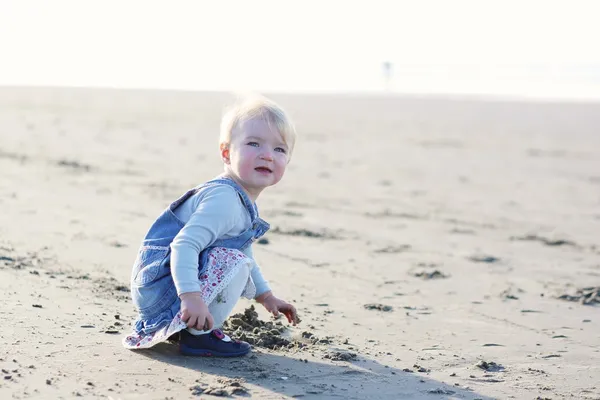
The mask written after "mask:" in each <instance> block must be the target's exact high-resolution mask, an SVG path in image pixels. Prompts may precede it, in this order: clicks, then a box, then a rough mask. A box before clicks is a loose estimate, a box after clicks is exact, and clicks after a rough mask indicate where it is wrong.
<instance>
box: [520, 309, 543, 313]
mask: <svg viewBox="0 0 600 400" xmlns="http://www.w3.org/2000/svg"><path fill="white" fill-rule="evenodd" d="M521 312H522V313H541V311H538V310H529V309H524V310H521Z"/></svg>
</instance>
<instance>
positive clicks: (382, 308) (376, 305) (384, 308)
mask: <svg viewBox="0 0 600 400" xmlns="http://www.w3.org/2000/svg"><path fill="white" fill-rule="evenodd" d="M363 307H364V308H366V309H367V310H377V311H385V312H389V311H392V310H393V308H392V306H386V305H385V304H380V303H369V304H365V305H364V306H363Z"/></svg>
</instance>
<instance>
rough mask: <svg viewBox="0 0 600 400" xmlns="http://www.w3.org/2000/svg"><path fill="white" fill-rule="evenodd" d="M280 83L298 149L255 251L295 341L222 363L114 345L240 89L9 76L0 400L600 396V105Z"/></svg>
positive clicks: (3, 101)
mask: <svg viewBox="0 0 600 400" xmlns="http://www.w3.org/2000/svg"><path fill="white" fill-rule="evenodd" d="M273 98H274V99H276V100H278V101H279V102H280V103H281V104H282V105H284V106H285V107H286V108H288V109H289V111H290V113H291V114H292V116H293V118H294V119H295V121H296V125H297V128H298V130H299V142H298V146H297V149H296V152H295V153H294V155H293V160H292V163H291V164H290V166H289V169H288V172H287V174H286V176H285V178H284V180H283V181H282V182H281V184H280V185H278V186H277V187H275V188H273V189H272V190H267V191H265V192H264V194H263V195H261V197H260V198H259V206H260V209H261V214H262V216H263V217H264V218H265V219H266V220H267V221H269V222H270V223H271V226H272V228H273V229H272V231H271V232H269V233H268V234H267V235H266V239H267V240H265V241H264V242H263V243H262V244H256V245H255V250H254V251H255V254H256V257H257V259H258V261H259V262H260V264H261V266H262V269H263V271H264V273H265V275H266V277H267V278H268V279H269V280H270V282H271V285H272V286H273V288H274V290H275V292H276V294H278V295H279V296H281V297H282V298H284V299H287V300H289V301H293V302H294V304H295V305H296V307H297V308H298V310H299V313H300V317H301V318H302V323H301V324H300V325H299V326H298V327H295V328H294V327H289V328H286V329H283V327H287V323H286V322H283V321H272V320H270V317H269V316H268V314H267V313H266V312H265V311H264V310H263V309H262V308H260V306H259V307H257V311H258V318H259V320H260V321H262V323H265V324H270V325H268V326H269V329H271V330H273V329H272V328H274V327H275V328H277V329H276V330H278V331H280V332H279V333H280V336H281V337H282V338H285V339H286V340H285V341H283V342H281V345H272V346H270V347H272V348H268V347H264V346H261V345H258V344H256V345H255V348H254V351H253V353H252V355H250V356H247V357H244V358H242V359H233V360H223V359H196V358H190V357H183V356H180V355H178V354H177V351H176V348H175V346H173V345H171V344H164V345H160V346H157V347H156V348H155V349H153V350H148V351H140V352H132V351H127V350H124V349H123V348H122V346H121V339H122V337H123V336H124V335H125V334H126V333H127V332H129V329H130V326H131V322H132V320H133V318H134V316H135V312H134V310H133V307H132V304H131V302H130V300H129V295H128V289H127V285H128V281H129V274H130V270H131V269H130V268H131V265H132V263H133V261H134V259H135V253H136V250H137V247H138V245H139V242H140V240H141V239H142V237H143V235H144V233H145V232H146V230H147V229H148V227H149V225H150V223H151V222H152V221H153V218H155V216H156V215H158V213H160V211H161V210H162V209H163V208H164V207H166V205H167V204H168V202H169V201H171V200H173V199H174V198H176V197H177V196H178V195H180V194H181V193H182V192H183V191H185V190H186V189H187V188H188V187H191V186H193V185H196V184H198V183H200V182H202V181H204V180H207V179H210V178H212V177H213V176H215V175H216V174H218V173H219V172H220V162H219V159H218V152H217V130H218V124H219V118H220V113H221V108H222V106H223V105H224V104H225V103H226V102H227V101H229V100H230V99H231V97H230V96H229V95H227V94H219V93H185V92H153V91H115V90H88V89H49V88H47V89H38V88H27V89H25V88H2V89H0V207H1V210H2V211H1V212H0V290H1V293H2V296H1V297H0V321H1V322H2V329H1V330H0V368H1V369H2V376H1V379H0V398H2V399H4V398H24V399H26V398H44V399H51V398H72V397H76V396H84V397H87V398H113V399H117V398H119V399H142V398H143V399H155V398H156V399H165V398H169V399H180V398H199V396H202V398H211V396H226V395H228V396H251V397H252V398H256V399H280V398H306V399H313V398H314V399H330V398H335V399H340V398H343V399H346V398H348V399H364V398H377V399H379V398H382V399H421V398H424V399H454V398H456V399H496V398H498V399H506V398H516V399H562V398H578V399H599V398H600V367H599V366H600V351H599V350H600V335H599V333H598V332H600V309H599V308H598V294H597V291H595V290H594V288H597V287H598V286H600V241H599V240H600V239H599V237H600V134H598V132H599V130H600V104H583V103H582V104H576V103H572V104H566V103H565V104H560V103H533V102H520V103H519V102H515V101H512V102H511V101H491V100H483V99H467V98H463V99H449V98H433V97H432V98H427V97H377V96H359V95H356V96H346V97H342V96H333V95H331V96H325V95H321V96H316V95H314V96H309V95H274V96H273ZM578 291H579V292H578ZM561 296H562V298H561ZM580 299H583V300H584V302H587V304H583V303H582V302H581V301H579V300H580ZM251 304H252V303H251V302H248V301H245V300H242V301H240V303H239V304H238V307H237V308H236V312H243V311H244V310H245V309H246V308H247V307H249V306H250V305H251ZM277 322H282V325H277ZM265 326H267V325H265ZM279 328H282V329H279ZM238 333H239V332H238ZM273 333H274V334H275V333H277V332H273ZM256 334H257V335H258V337H259V336H260V332H259V331H257V332H256ZM256 343H258V341H257V342H256ZM265 343H266V342H265Z"/></svg>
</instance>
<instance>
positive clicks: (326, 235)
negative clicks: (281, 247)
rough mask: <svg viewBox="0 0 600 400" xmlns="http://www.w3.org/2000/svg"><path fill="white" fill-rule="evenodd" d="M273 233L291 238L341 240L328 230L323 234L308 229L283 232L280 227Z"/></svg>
mask: <svg viewBox="0 0 600 400" xmlns="http://www.w3.org/2000/svg"><path fill="white" fill-rule="evenodd" d="M270 232H271V233H274V234H278V235H289V236H303V237H308V238H315V239H340V237H339V236H338V235H336V234H334V233H331V232H328V231H326V230H324V231H322V232H315V231H311V230H308V229H303V228H302V229H291V230H283V229H281V228H279V227H276V228H275V229H272V230H271V231H270Z"/></svg>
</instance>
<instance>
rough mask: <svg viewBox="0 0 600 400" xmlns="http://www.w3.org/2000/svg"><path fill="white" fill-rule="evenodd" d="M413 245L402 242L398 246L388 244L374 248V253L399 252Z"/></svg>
mask: <svg viewBox="0 0 600 400" xmlns="http://www.w3.org/2000/svg"><path fill="white" fill-rule="evenodd" d="M410 248H411V247H410V245H409V244H400V245H397V246H387V247H383V248H381V249H377V250H374V251H373V253H384V254H397V253H402V252H403V251H406V250H409V249H410Z"/></svg>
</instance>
